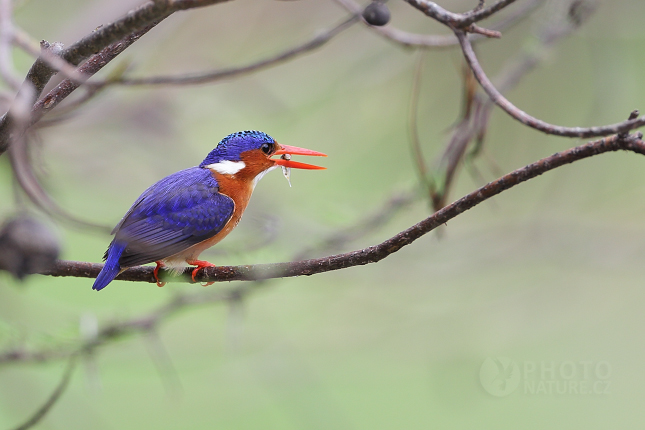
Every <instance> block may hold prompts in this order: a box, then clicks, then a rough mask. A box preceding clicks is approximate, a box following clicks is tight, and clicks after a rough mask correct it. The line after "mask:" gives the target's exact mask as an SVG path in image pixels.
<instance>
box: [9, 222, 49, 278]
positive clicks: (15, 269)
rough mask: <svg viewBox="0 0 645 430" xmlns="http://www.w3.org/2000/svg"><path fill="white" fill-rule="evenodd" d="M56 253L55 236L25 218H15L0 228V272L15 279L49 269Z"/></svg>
mask: <svg viewBox="0 0 645 430" xmlns="http://www.w3.org/2000/svg"><path fill="white" fill-rule="evenodd" d="M59 253H60V245H59V243H58V238H57V237H56V235H55V234H54V233H52V231H51V230H49V228H48V227H46V226H45V225H44V224H42V223H41V222H40V221H37V220H35V219H33V218H31V217H29V216H26V215H18V216H16V217H15V218H12V219H10V220H8V221H7V222H5V224H4V225H3V226H2V228H1V229H0V270H5V271H7V272H9V273H11V274H12V275H13V276H15V277H16V278H17V279H19V280H23V279H24V278H25V276H27V275H31V274H33V273H38V272H42V271H43V270H47V269H50V268H51V267H53V266H54V263H55V262H56V259H58V254H59Z"/></svg>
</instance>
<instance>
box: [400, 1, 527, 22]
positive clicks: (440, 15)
mask: <svg viewBox="0 0 645 430" xmlns="http://www.w3.org/2000/svg"><path fill="white" fill-rule="evenodd" d="M406 1H407V2H408V3H410V4H411V5H412V6H414V7H415V8H417V9H419V10H420V11H422V12H423V13H425V14H426V15H428V16H429V17H431V18H434V19H436V20H437V21H439V22H440V23H442V24H446V25H447V26H449V27H450V28H464V29H465V28H467V27H469V26H470V25H471V24H474V23H476V22H478V21H481V20H482V19H485V18H488V17H489V16H491V15H493V14H494V13H496V12H499V11H500V10H502V9H504V8H505V7H506V6H508V5H510V4H512V3H514V2H515V0H499V1H498V2H497V3H495V4H494V5H492V6H491V7H488V8H484V9H482V8H480V7H479V6H478V7H476V8H475V9H474V10H472V11H470V12H466V13H454V12H450V11H448V10H446V9H444V8H442V7H441V6H439V5H438V4H436V3H435V2H432V1H428V0H406Z"/></svg>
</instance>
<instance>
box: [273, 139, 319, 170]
mask: <svg viewBox="0 0 645 430" xmlns="http://www.w3.org/2000/svg"><path fill="white" fill-rule="evenodd" d="M278 147H279V149H278V150H277V151H276V152H274V153H273V155H282V154H289V155H313V156H316V157H326V156H327V154H323V153H322V152H318V151H312V150H311V149H305V148H298V147H297V146H289V145H280V144H279V143H278ZM273 161H275V164H276V166H282V167H293V168H294V169H309V170H323V169H326V167H320V166H314V165H313V164H305V163H299V162H297V161H292V160H287V159H284V158H278V159H275V160H273Z"/></svg>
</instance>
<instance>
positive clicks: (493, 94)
mask: <svg viewBox="0 0 645 430" xmlns="http://www.w3.org/2000/svg"><path fill="white" fill-rule="evenodd" d="M455 34H456V35H457V38H458V39H459V43H460V44H461V48H462V50H463V52H464V56H465V57H466V61H467V62H468V65H469V66H470V68H471V69H472V71H473V73H474V74H475V78H476V79H477V81H478V82H479V84H480V85H481V86H482V88H483V89H484V91H486V94H488V96H489V97H490V98H491V100H493V102H495V104H496V105H497V106H499V107H500V108H502V110H504V111H505V112H506V113H508V114H509V115H510V116H511V117H513V118H515V119H516V120H518V121H519V122H521V123H522V124H524V125H527V126H529V127H531V128H534V129H536V130H539V131H542V132H544V133H547V134H553V135H556V136H563V137H578V138H590V137H600V136H609V135H612V134H617V133H624V132H626V131H630V130H634V129H636V128H639V127H642V126H643V125H645V115H644V116H641V117H638V118H635V119H631V120H627V121H623V122H619V123H616V124H610V125H605V126H600V127H586V128H585V127H562V126H558V125H553V124H549V123H548V122H545V121H542V120H540V119H537V118H535V117H533V116H531V115H529V114H527V113H526V112H524V111H522V110H521V109H519V108H517V107H516V106H515V105H513V103H511V102H510V101H508V99H506V98H505V97H504V96H503V95H502V94H501V93H500V92H499V90H497V88H495V86H494V85H493V83H492V82H491V81H490V79H488V76H486V74H485V73H484V70H483V69H482V67H481V65H480V64H479V61H478V60H477V56H476V55H475V52H474V51H473V46H472V44H471V43H470V41H469V40H468V38H467V37H466V34H465V33H464V32H463V31H461V30H455Z"/></svg>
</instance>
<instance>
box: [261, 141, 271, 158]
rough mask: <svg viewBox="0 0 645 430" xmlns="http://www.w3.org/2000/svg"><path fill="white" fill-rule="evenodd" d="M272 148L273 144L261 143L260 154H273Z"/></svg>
mask: <svg viewBox="0 0 645 430" xmlns="http://www.w3.org/2000/svg"><path fill="white" fill-rule="evenodd" d="M273 146H274V145H273V143H263V144H262V146H261V147H260V149H261V150H262V152H264V153H265V154H267V155H269V154H270V153H272V152H273Z"/></svg>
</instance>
